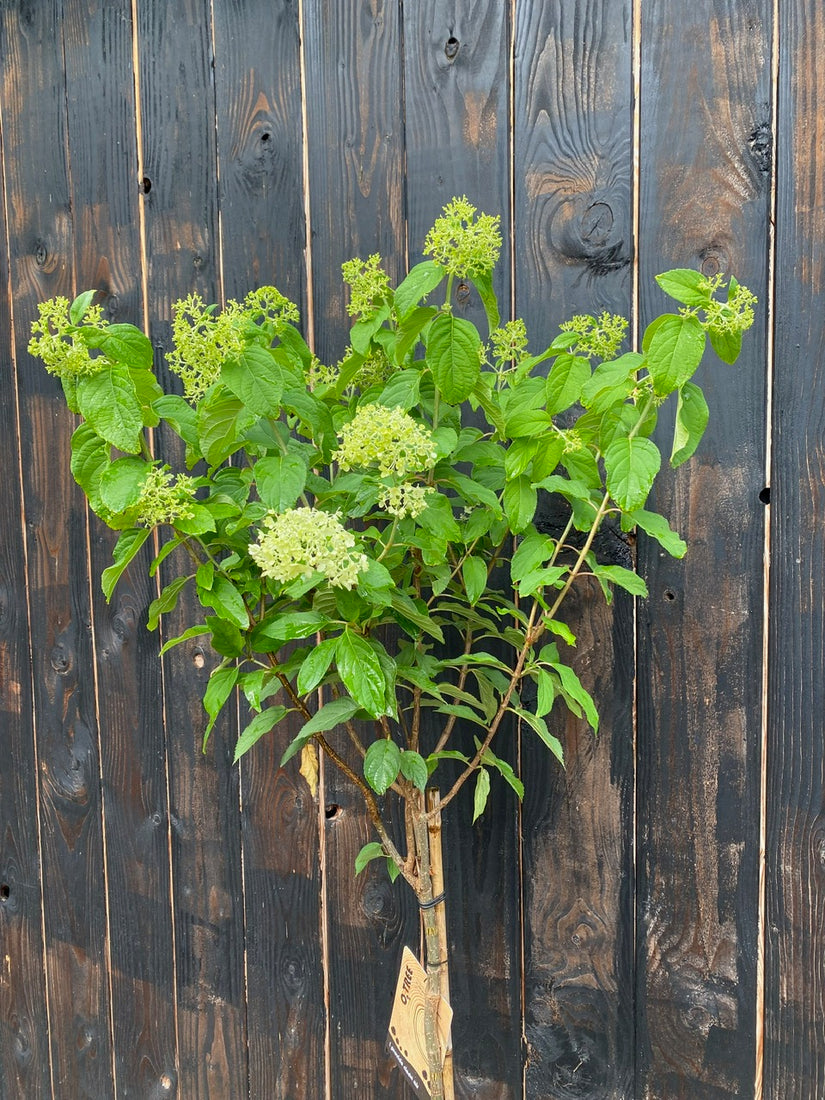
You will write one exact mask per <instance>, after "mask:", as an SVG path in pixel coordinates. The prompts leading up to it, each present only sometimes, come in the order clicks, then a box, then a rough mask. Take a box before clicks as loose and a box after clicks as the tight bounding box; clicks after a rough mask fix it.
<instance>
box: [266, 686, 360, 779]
mask: <svg viewBox="0 0 825 1100" xmlns="http://www.w3.org/2000/svg"><path fill="white" fill-rule="evenodd" d="M358 709H359V707H358V704H357V703H356V702H355V701H354V700H353V699H346V698H345V699H333V700H332V702H331V703H325V704H324V706H322V707H321V709H320V710H319V711H317V712H316V713H315V714H314V715H313V716H312V718H310V719H309V721H308V722H307V723H306V724H305V725H304V727H303V728H302V730H301V731H300V733H299V734H298V735H297V736H296V737H293V739H292V740H291V741H290V743H289V744H288V745H287V747H286V751H285V752H284V755H283V756H282V757H281V767H283V766H284V764H286V763H287V761H289V760H291V759H292V757H293V756H294V755H295V753H296V752H300V750H301V749H302V748H303V747H304V745H305V744H306V743H307V741H309V739H310V737H313V736H314V735H315V734H316V733H326V732H327V730H331V729H335V727H336V726H338V725H340V724H341V723H342V722H348V721H349V720H350V718H352V716H353V715H354V714H355V713H356V712H357V711H358Z"/></svg>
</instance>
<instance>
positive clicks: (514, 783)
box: [475, 738, 524, 801]
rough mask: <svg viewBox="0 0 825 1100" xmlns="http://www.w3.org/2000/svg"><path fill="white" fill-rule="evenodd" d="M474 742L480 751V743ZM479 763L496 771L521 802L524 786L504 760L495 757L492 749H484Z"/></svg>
mask: <svg viewBox="0 0 825 1100" xmlns="http://www.w3.org/2000/svg"><path fill="white" fill-rule="evenodd" d="M475 741H476V748H477V749H480V748H481V742H480V741H479V740H478V738H476V739H475ZM481 762H482V763H483V764H486V765H487V766H488V767H490V768H495V769H496V771H498V772H499V773H500V775H501V776H502V777H503V778H504V779H505V780H506V781H507V783H508V784H509V785H510V786H511V787H512V788H513V790H514V791H515V792H516V794H517V795H518V798H519V801H521V800H522V799H523V798H524V784H523V783H522V781H521V780H520V779H519V778H518V776H517V775H516V773H515V772H514V771H513V769H512V767H511V765H510V764H508V763H507V761H506V760H502V759H501V758H500V757H498V756H496V754H495V753H494V752H493V750H492V749H485V750H484V753H483V755H482V757H481Z"/></svg>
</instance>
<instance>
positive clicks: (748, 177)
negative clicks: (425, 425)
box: [0, 0, 825, 1100]
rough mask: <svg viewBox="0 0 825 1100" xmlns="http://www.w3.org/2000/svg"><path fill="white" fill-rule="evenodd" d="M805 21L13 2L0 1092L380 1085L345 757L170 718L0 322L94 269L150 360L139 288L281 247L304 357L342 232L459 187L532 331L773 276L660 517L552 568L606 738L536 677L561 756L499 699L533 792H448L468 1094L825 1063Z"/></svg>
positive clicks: (385, 900)
mask: <svg viewBox="0 0 825 1100" xmlns="http://www.w3.org/2000/svg"><path fill="white" fill-rule="evenodd" d="M824 57H825V6H823V4H822V3H821V0H692V2H690V3H685V2H683V0H405V2H404V3H401V0H268V2H266V3H264V2H263V0H234V2H232V0H175V2H174V3H172V2H167V0H0V139H1V140H2V146H1V147H0V156H1V157H2V160H1V161H0V170H1V171H2V205H0V288H2V291H1V292H0V369H2V389H1V390H0V461H1V462H2V466H1V467H0V470H2V479H1V480H0V514H2V517H3V520H2V528H0V530H1V531H2V535H1V536H0V721H1V722H2V726H1V727H0V1096H2V1098H3V1100H13V1098H14V1100H16V1098H26V1100H39V1098H41V1097H53V1098H55V1100H77V1098H81V1097H88V1098H90V1100H105V1098H107V1097H127V1096H129V1097H146V1098H162V1097H172V1096H177V1097H179V1098H181V1100H194V1098H204V1097H211V1098H215V1100H224V1098H226V1100H229V1098H233V1100H235V1098H239V1097H251V1098H256V1100H263V1098H266V1100H269V1098H271V1097H277V1098H282V1100H315V1098H319V1100H320V1098H324V1097H326V1098H328V1100H331V1098H335V1100H350V1098H352V1097H358V1098H363V1100H367V1098H370V1097H376V1098H378V1097H381V1098H383V1097H398V1098H400V1097H402V1096H405V1095H407V1093H406V1092H405V1089H406V1087H407V1086H405V1085H404V1083H403V1082H402V1081H401V1079H400V1076H399V1073H398V1071H397V1070H395V1069H394V1068H393V1065H392V1063H391V1062H390V1060H389V1059H388V1058H387V1056H386V1054H385V1053H384V1046H383V1042H384V1035H385V1031H386V1026H387V1021H388V1014H389V1010H390V1005H391V998H392V989H393V986H394V982H395V978H396V974H397V968H398V966H399V961H400V954H401V948H402V946H403V945H404V944H410V945H412V946H415V945H416V944H417V942H418V937H419V930H418V924H417V916H416V913H415V912H414V909H413V907H412V906H411V904H410V898H409V897H407V896H406V895H405V893H404V892H403V891H402V890H401V889H399V888H396V889H392V888H391V887H390V886H389V884H388V882H387V881H386V876H384V875H383V872H380V871H378V870H375V873H373V869H372V868H370V869H368V870H367V871H366V872H365V873H364V874H362V875H361V876H359V877H358V878H357V879H354V877H353V872H352V864H353V857H354V855H355V853H356V852H357V850H358V849H359V848H360V847H361V845H362V844H363V843H364V842H365V841H366V840H368V839H370V831H369V828H368V823H367V821H366V819H365V816H364V813H363V811H362V809H361V806H360V805H359V800H358V797H356V792H354V791H353V790H352V789H350V787H349V786H347V785H346V784H345V783H342V782H341V780H340V779H339V778H338V776H337V775H336V774H329V772H327V774H326V775H325V776H324V778H323V787H322V789H321V793H320V797H319V798H317V799H315V800H313V798H312V797H311V795H310V792H309V789H308V787H307V786H306V784H305V783H304V781H303V779H301V778H300V777H299V776H298V775H297V770H293V768H292V767H288V768H287V769H285V770H284V771H279V770H278V767H277V762H278V760H279V758H280V753H281V752H282V750H283V747H284V744H285V738H288V737H289V734H288V733H286V732H285V733H283V734H281V733H277V732H276V734H275V735H273V736H271V737H270V738H269V739H268V740H266V741H264V742H261V743H260V744H259V745H258V746H257V748H256V749H255V750H254V751H253V752H252V753H251V754H250V755H249V757H248V758H247V759H246V760H244V762H243V766H242V767H240V768H236V767H232V765H231V757H232V751H233V741H234V734H233V719H232V718H229V719H227V720H226V721H223V722H222V723H221V724H220V726H219V728H218V729H217V730H216V732H215V734H214V735H213V737H212V739H211V742H210V746H209V752H208V754H207V755H206V756H203V755H202V754H201V752H200V736H201V733H202V729H203V724H204V719H203V713H202V710H201V707H200V696H201V693H202V689H203V685H204V682H205V680H206V678H207V677H208V676H209V672H210V668H211V667H212V665H213V658H212V655H211V654H210V653H209V652H208V651H204V650H203V648H201V647H199V646H198V645H197V643H196V642H191V643H190V644H188V645H187V646H181V647H179V648H178V649H176V650H173V651H172V652H171V653H170V654H169V656H168V658H167V659H165V661H164V662H163V663H161V662H160V661H159V660H158V658H157V649H158V639H157V636H156V635H155V634H150V633H148V632H147V630H146V628H145V619H146V609H147V605H148V603H149V601H150V600H151V599H152V597H153V590H152V587H151V584H150V583H149V581H148V580H147V578H146V577H145V576H142V575H141V573H140V570H133V571H132V573H131V574H130V575H129V577H128V578H127V580H126V581H125V582H124V583H123V584H122V585H121V586H120V587H119V589H118V591H117V592H116V595H115V597H114V599H113V600H112V602H111V604H109V605H107V604H106V603H105V602H104V600H103V597H102V595H101V592H100V586H99V579H98V578H99V574H100V571H101V570H102V569H103V568H104V567H105V566H106V564H107V563H108V561H109V560H110V554H111V547H112V538H111V537H110V532H108V531H107V530H105V529H103V528H102V527H101V525H100V524H99V523H98V522H97V521H96V520H95V519H94V517H90V516H89V515H88V514H87V511H86V509H85V507H84V504H83V500H82V498H81V495H80V494H79V492H78V491H77V490H76V489H75V487H74V485H73V482H72V481H71V477H70V474H69V468H68V455H69V438H70V435H71V432H72V430H73V423H72V417H71V416H70V415H69V414H68V413H67V412H66V410H65V407H64V404H63V401H62V398H61V395H60V394H59V392H58V389H57V387H56V386H55V385H54V384H53V380H52V379H49V378H47V376H46V375H45V373H44V372H43V371H42V369H41V368H40V366H39V365H37V364H35V363H33V362H32V360H31V359H30V358H29V357H28V355H27V352H26V346H27V340H28V329H29V325H30V322H31V320H32V318H33V316H34V315H35V313H36V306H37V303H38V302H39V301H41V300H43V299H45V298H47V297H50V296H52V295H55V294H64V295H67V296H69V297H71V296H72V295H73V294H74V293H75V292H78V291H80V290H82V289H84V288H87V287H97V288H100V289H101V290H103V291H105V292H106V294H107V295H108V297H107V300H106V308H107V310H108V315H109V316H110V318H117V319H118V320H128V321H132V322H134V323H137V324H139V325H141V326H145V327H146V328H147V331H148V332H149V333H150V335H151V337H152V340H153V342H154V344H155V346H156V348H157V368H158V371H159V372H160V373H161V374H163V373H164V372H165V365H164V360H163V349H164V346H165V344H166V340H167V335H168V322H169V316H170V302H171V300H173V299H175V298H177V297H180V296H183V295H185V294H187V293H189V292H190V291H193V290H197V291H198V292H199V293H200V294H201V295H202V296H203V297H204V298H205V299H207V300H211V301H222V300H224V299H226V298H229V297H238V296H242V295H243V294H244V293H245V292H246V291H247V290H248V289H250V288H251V287H253V286H256V285H260V284H263V283H268V282H275V283H276V284H277V285H278V286H279V287H280V288H281V290H282V291H283V292H284V293H286V294H287V295H288V296H290V297H291V298H293V299H294V300H295V301H297V302H298V303H300V306H301V311H302V316H303V317H304V318H305V320H306V331H307V333H308V334H309V335H310V336H311V338H313V339H314V342H315V347H316V349H317V352H318V354H319V355H320V356H321V357H322V359H325V360H327V361H334V360H335V359H337V358H339V357H340V355H341V351H342V339H343V336H344V333H345V320H346V315H345V310H344V302H343V298H342V291H341V284H340V278H339V273H340V264H341V262H342V260H345V259H347V258H349V257H351V256H353V255H356V254H359V255H361V256H365V255H367V254H369V253H371V252H374V251H380V252H381V253H382V254H383V255H384V256H385V257H386V259H387V261H388V263H389V267H390V270H391V272H392V273H394V274H396V275H397V274H399V273H400V272H402V271H403V270H404V269H405V265H406V264H407V263H408V262H414V261H415V260H416V259H417V258H418V257H419V256H420V249H421V245H422V240H423V236H424V233H425V231H426V229H427V228H428V227H429V225H430V224H431V223H432V220H433V219H434V217H435V216H436V215H437V214H438V213H439V211H440V208H441V206H442V205H443V203H444V202H446V201H447V200H449V199H450V197H452V196H453V195H461V194H466V195H467V196H468V197H469V198H470V199H471V200H472V201H473V202H474V203H475V204H476V205H477V206H478V207H480V208H481V209H483V210H485V211H487V212H490V213H500V214H501V216H502V221H503V225H504V226H505V228H506V227H509V228H510V229H511V230H512V241H513V247H512V250H511V251H510V252H509V254H508V255H507V256H506V257H505V261H504V264H503V267H502V271H501V275H500V280H499V288H498V289H499V292H500V295H501V298H502V301H503V302H505V303H508V302H509V303H511V305H512V309H513V311H514V314H515V315H520V316H523V317H524V318H525V320H526V321H527V325H528V330H529V331H530V333H531V339H532V343H533V346H535V347H537V346H539V345H540V344H541V342H542V341H545V342H546V341H547V340H548V339H549V338H550V337H551V336H552V335H553V334H554V332H555V327H556V325H557V323H558V321H559V320H561V319H563V318H564V317H566V316H568V315H570V314H571V313H573V312H576V311H583V310H586V311H592V310H594V309H599V310H600V309H608V310H610V311H613V312H619V313H624V314H626V315H628V316H630V317H631V318H632V320H633V324H634V326H636V327H637V328H638V325H639V324H644V322H645V318H646V317H649V316H650V315H651V314H652V313H653V311H658V310H660V309H661V308H663V307H664V305H665V303H664V300H663V299H662V298H661V296H660V294H659V292H658V291H657V289H656V288H655V285H654V283H653V281H652V277H653V275H654V274H655V273H657V272H658V271H661V270H665V269H667V268H670V267H677V266H683V267H699V268H701V269H702V270H703V271H704V272H706V273H708V274H713V273H715V272H716V271H719V270H724V271H733V272H735V273H736V275H737V277H738V278H739V279H740V280H741V281H743V282H745V283H746V284H747V285H748V286H750V287H751V288H752V289H753V290H754V291H755V292H756V293H757V294H758V296H759V300H760V307H759V315H758V322H757V325H756V328H755V335H754V334H752V336H751V337H750V338H749V340H748V343H747V351H746V354H745V355H744V357H743V359H742V360H741V361H740V364H738V365H737V366H736V367H734V368H730V367H725V366H723V365H722V364H720V363H718V362H708V364H707V365H706V367H705V368H703V373H702V379H701V381H702V384H703V386H705V387H706V389H707V392H708V394H709V400H710V405H711V409H712V421H711V426H710V429H709V434H708V437H707V440H706V442H705V444H704V445H703V447H702V449H701V453H700V454H699V455H698V456H697V458H696V460H695V461H693V462H692V463H690V464H689V466H688V467H687V468H684V469H680V470H679V471H678V473H677V474H675V475H670V476H668V477H667V478H666V480H665V483H664V485H663V487H662V489H661V490H660V492H659V495H658V505H659V507H660V508H661V510H663V511H665V512H666V513H667V514H668V515H669V516H671V517H672V520H673V523H674V525H675V526H676V527H678V528H679V529H680V531H681V532H682V534H683V535H684V536H685V537H686V538H687V539H688V541H689V544H690V550H689V553H688V556H687V558H686V559H685V560H684V561H681V562H677V561H672V560H669V559H667V558H665V557H663V556H662V555H660V554H659V553H658V552H657V549H656V547H651V546H650V545H649V544H647V543H644V542H640V545H639V548H638V565H639V568H640V570H641V572H642V573H643V574H644V576H645V577H646V578H647V581H648V584H649V587H650V598H649V599H647V600H645V601H643V602H639V604H638V606H636V607H634V606H633V605H632V603H631V602H630V600H629V599H624V600H622V599H618V600H617V601H616V603H615V605H614V607H613V608H612V609H608V608H605V607H604V606H603V605H602V604H601V603H599V601H597V600H595V599H594V598H591V594H589V593H586V592H585V593H583V594H582V595H581V597H580V599H579V603H578V612H577V616H578V619H579V621H578V624H577V625H578V634H579V637H580V642H579V651H578V662H579V663H578V668H579V671H580V673H581V674H582V676H583V677H584V678H585V680H586V681H587V683H588V684H589V685H590V687H591V688H592V689H593V690H594V692H595V693H596V695H597V697H598V700H599V704H600V707H601V710H602V713H603V727H602V732H601V735H600V737H599V738H598V739H594V738H593V737H592V736H591V734H590V733H589V732H588V731H587V730H586V729H583V728H582V727H581V726H580V725H579V724H577V723H576V722H575V721H573V720H568V721H563V719H562V718H559V719H558V723H559V724H558V730H557V732H558V733H559V735H560V736H562V737H563V738H564V741H565V744H566V751H567V756H568V766H567V770H566V771H565V772H563V773H562V772H561V771H560V770H559V769H558V768H557V767H556V766H555V764H554V763H553V761H552V759H550V758H549V754H547V753H546V752H545V751H544V750H543V749H542V750H541V751H537V750H536V748H535V746H534V745H532V743H529V742H528V741H527V740H525V741H524V743H523V744H522V745H520V746H515V748H516V749H517V750H518V764H519V766H520V768H521V771H522V773H523V775H524V777H525V779H526V782H527V795H526V798H525V800H524V804H523V806H522V807H521V808H520V809H519V808H518V807H517V806H516V805H515V804H514V800H513V798H512V797H511V792H509V790H508V789H507V788H506V787H505V785H504V784H501V786H502V787H505V789H504V790H502V791H498V792H496V797H495V798H494V801H493V804H492V805H491V808H490V809H489V810H488V812H487V813H486V815H485V817H484V818H483V819H482V821H481V822H480V823H479V825H478V826H476V827H475V828H473V829H472V830H470V828H469V825H468V823H467V821H466V820H464V821H462V822H461V824H460V827H459V824H458V819H459V818H462V817H463V818H465V819H466V818H467V817H468V813H469V811H468V807H467V806H466V804H464V805H462V804H459V805H458V807H457V811H456V813H455V814H453V815H452V817H451V818H450V819H448V821H447V844H448V852H449V856H448V868H447V875H448V882H449V922H450V923H449V927H450V938H451V942H452V944H453V948H454V952H455V958H456V961H455V965H454V970H453V973H452V991H453V1001H454V1008H455V1014H456V1015H455V1026H454V1038H455V1043H456V1057H457V1093H458V1095H459V1096H460V1097H461V1098H470V1097H474V1098H480V1100H486V1098H494V1097H495V1098H499V1097H501V1098H517V1097H519V1098H521V1097H529V1098H531V1100H545V1098H547V1100H550V1098H552V1100H572V1098H577V1100H583V1098H592V1100H595V1098H597V1097H598V1098H600V1100H606V1098H611V1100H612V1098H630V1097H644V1098H648V1100H677V1098H682V1097H684V1098H688V1100H711V1098H712V1100H722V1098H734V1097H736V1098H742V1097H752V1096H757V1097H765V1098H768V1100H822V1098H823V1097H824V1096H825V795H824V794H823V785H824V784H825V751H823V713H825V699H823V682H824V680H825V675H824V674H823V649H824V647H825V637H824V636H823V625H824V624H823V578H825V538H823V530H824V527H823V519H822V517H823V515H825V488H824V484H825V448H824V447H823V433H825V378H824V377H823V365H824V364H825V64H823V58H824ZM457 308H461V309H464V310H466V311H467V312H468V314H469V315H470V316H477V315H478V306H477V303H474V302H473V300H472V298H470V299H469V300H466V301H465V300H464V299H463V298H462V300H460V301H459V302H458V303H457ZM542 346H543V345H542ZM766 471H769V472H770V473H768V472H766ZM183 615H185V612H183V613H182V615H181V619H180V621H181V622H183ZM174 625H175V624H172V629H174ZM539 748H541V747H540V746H539ZM374 866H375V865H373V867H374Z"/></svg>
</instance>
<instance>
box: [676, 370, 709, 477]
mask: <svg viewBox="0 0 825 1100" xmlns="http://www.w3.org/2000/svg"><path fill="white" fill-rule="evenodd" d="M709 418H710V412H709V410H708V403H707V401H706V400H705V395H704V394H703V393H702V391H701V390H700V389H699V387H698V386H696V385H694V384H693V382H685V384H684V385H683V386H682V387H681V389H680V390H679V399H678V402H677V405H676V425H675V428H674V431H673V450H672V451H671V455H670V465H671V466H673V467H674V468H675V467H676V466H681V465H682V463H683V462H686V461H687V460H688V459H689V458H690V457H691V455H692V454H693V453H694V451H695V450H696V448H697V447H698V446H699V443H700V441H701V439H702V436H703V435H704V434H705V428H706V427H707V426H708V420H709Z"/></svg>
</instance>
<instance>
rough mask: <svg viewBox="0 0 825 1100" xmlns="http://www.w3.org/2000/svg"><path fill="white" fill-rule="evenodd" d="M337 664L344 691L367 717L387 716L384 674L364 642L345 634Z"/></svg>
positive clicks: (341, 638)
mask: <svg viewBox="0 0 825 1100" xmlns="http://www.w3.org/2000/svg"><path fill="white" fill-rule="evenodd" d="M335 664H336V666H337V668H338V675H339V676H340V677H341V680H342V682H343V684H344V687H345V688H346V689H347V691H348V692H349V693H350V695H351V696H352V698H353V699H355V700H356V701H357V702H358V703H359V704H360V706H362V707H363V709H364V710H365V711H366V712H367V713H368V714H370V715H372V717H373V718H380V717H381V715H383V714H386V713H387V707H386V702H385V700H386V681H385V679H384V672H383V670H382V668H381V662H380V661H379V659H378V654H377V653H376V651H375V650H374V649H373V647H372V646H371V645H370V644H369V642H368V641H367V640H366V639H365V638H362V637H361V635H360V634H354V633H353V632H352V631H351V630H345V631H344V633H343V634H341V635H340V637H339V638H338V639H337V641H336V648H335ZM396 774H398V769H396Z"/></svg>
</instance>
